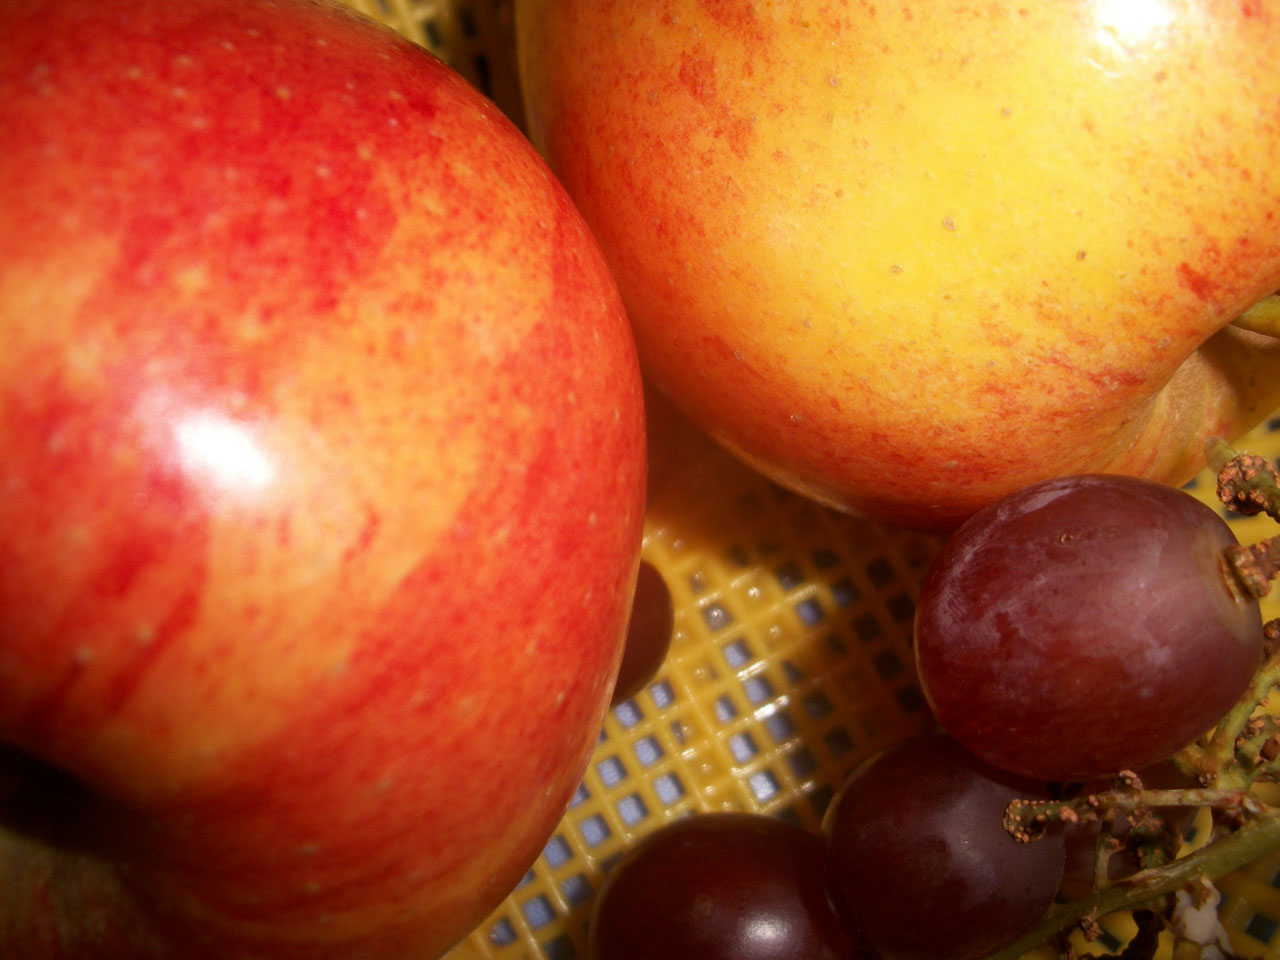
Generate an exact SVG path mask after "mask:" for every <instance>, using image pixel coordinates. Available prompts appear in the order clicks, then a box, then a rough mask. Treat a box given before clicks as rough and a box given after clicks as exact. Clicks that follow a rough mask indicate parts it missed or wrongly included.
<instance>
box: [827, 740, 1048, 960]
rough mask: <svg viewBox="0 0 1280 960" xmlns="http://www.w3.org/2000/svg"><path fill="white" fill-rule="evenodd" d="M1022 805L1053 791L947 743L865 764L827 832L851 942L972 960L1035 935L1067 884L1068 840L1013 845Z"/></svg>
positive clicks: (914, 959) (893, 953) (886, 954)
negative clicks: (1010, 818) (1007, 818)
mask: <svg viewBox="0 0 1280 960" xmlns="http://www.w3.org/2000/svg"><path fill="white" fill-rule="evenodd" d="M1017 798H1034V799H1047V798H1048V793H1047V791H1046V789H1045V786H1044V785H1043V784H1040V783H1037V782H1035V781H1031V780H1028V779H1025V778H1022V777H1017V776H1015V775H1013V774H1009V773H1006V772H1004V771H1000V770H996V769H995V768H993V767H990V766H988V765H987V764H985V763H983V762H982V761H981V760H978V759H977V758H976V757H974V756H972V755H971V754H969V753H968V752H967V751H966V750H964V749H963V748H961V747H960V746H959V744H957V743H956V742H955V740H953V739H952V738H951V737H948V736H946V735H945V734H926V735H923V736H919V737H914V738H912V739H909V740H905V741H902V742H900V743H898V744H895V745H894V746H892V747H889V748H888V749H887V750H884V751H882V752H881V753H879V754H877V755H875V756H874V757H872V758H870V759H869V760H867V761H864V762H863V763H862V764H860V765H859V766H858V768H857V769H855V770H854V772H853V773H852V775H851V776H850V777H849V779H848V781H847V782H846V783H845V785H844V786H843V788H842V789H841V791H840V793H839V795H838V796H837V797H836V799H835V800H834V801H833V803H832V806H831V808H830V809H829V810H828V812H827V818H826V822H825V824H824V829H825V831H826V833H827V835H828V846H829V861H828V877H829V884H830V888H831V891H832V895H833V899H834V900H835V903H836V907H837V909H838V910H839V912H840V914H841V915H842V916H843V917H844V919H845V920H846V922H847V923H848V925H849V927H850V929H851V931H852V932H853V934H854V936H855V937H856V938H857V939H858V940H859V941H860V942H863V943H865V944H867V945H868V946H869V947H870V948H871V949H872V950H873V951H874V952H875V953H876V954H877V955H879V956H880V957H881V958H882V960H971V958H977V957H985V956H987V955H989V954H991V953H994V952H995V951H996V950H999V949H1000V948H1001V947H1004V946H1006V945H1008V944H1009V943H1011V942H1012V941H1014V940H1015V939H1017V938H1018V937H1019V936H1021V935H1022V934H1023V933H1025V932H1026V931H1027V930H1029V929H1030V928H1031V927H1032V926H1034V925H1035V923H1036V922H1037V921H1038V920H1039V919H1040V918H1041V917H1042V916H1043V915H1044V913H1045V911H1046V910H1047V909H1048V907H1049V904H1050V903H1051V902H1052V901H1053V897H1054V894H1055V893H1056V892H1057V890H1058V885H1059V882H1060V880H1061V878H1062V866H1063V857H1064V854H1063V846H1064V844H1063V835H1062V831H1061V830H1058V829H1053V828H1051V829H1050V830H1049V831H1048V832H1046V833H1045V835H1044V836H1042V837H1041V838H1040V839H1038V840H1033V841H1031V842H1030V843H1020V842H1018V841H1017V840H1015V839H1014V838H1013V837H1012V836H1010V835H1009V833H1008V832H1007V831H1006V830H1005V828H1004V826H1003V823H1002V820H1003V816H1004V812H1005V808H1006V807H1008V805H1009V803H1010V801H1012V800H1014V799H1017Z"/></svg>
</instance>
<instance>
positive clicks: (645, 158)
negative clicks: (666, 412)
mask: <svg viewBox="0 0 1280 960" xmlns="http://www.w3.org/2000/svg"><path fill="white" fill-rule="evenodd" d="M1278 16H1280V9H1277V8H1276V6H1275V5H1274V4H1271V3H1257V2H1253V3H1225V2H1214V0H1192V2H1186V3H1178V4H1172V3H1169V4H1167V3H1165V2H1163V0H1149V2H1143V3H1132V4H1130V3H1123V2H1118V0H1117V2H1109V0H1108V2H1099V3H1091V4H1080V3H1076V2H1072V0H1058V2H1051V3H1040V4H1022V5H1018V4H1012V3H1004V2H994V3H986V4H981V5H978V6H965V5H951V6H948V7H947V8H946V9H945V10H942V9H934V8H932V7H929V8H927V9H922V8H921V6H920V5H911V4H901V3H893V2H890V3H880V2H878V3H874V4H868V3H831V2H828V0H796V2H793V3H786V4H760V3H757V2H751V0H518V2H517V5H516V19H515V24H516V34H517V45H518V53H519V61H520V64H519V65H520V72H521V77H522V80H523V88H524V97H525V108H526V115H527V123H528V130H529V134H530V137H531V139H532V140H533V142H534V143H535V144H536V145H537V146H538V147H539V149H540V150H541V151H542V152H543V153H544V155H545V156H546V157H547V158H548V160H549V161H550V163H551V166H552V168H553V169H554V170H556V172H557V173H558V174H559V176H560V179H561V182H562V183H564V185H565V187H566V188H567V189H568V190H569V192H570V194H572V195H573V197H574V199H575V200H576V201H577V203H578V207H579V209H580V210H581V211H582V213H583V215H584V216H585V217H586V218H587V221H588V222H589V223H590V224H591V226H592V228H593V230H594V231H595V234H596V236H597V238H598V239H599V240H600V243H601V245H602V247H603V248H604V250H605V254H606V256H607V257H608V259H609V261H610V264H611V265H612V267H613V270H614V276H615V278H616V279H617V281H618V284H619V287H620V288H621V290H622V294H623V299H624V301H625V302H626V304H627V309H628V312H629V315H630V317H631V320H632V323H633V325H634V327H635V328H636V338H637V342H638V345H639V349H640V357H641V364H642V366H643V367H644V369H645V371H646V374H647V375H648V376H649V378H650V379H651V380H652V381H653V382H654V384H655V385H656V386H657V387H658V388H659V389H661V390H662V391H664V392H666V393H667V394H669V395H670V396H671V397H672V398H673V400H674V401H675V402H676V403H677V404H678V405H679V406H681V407H682V408H683V409H684V410H685V411H686V412H687V413H689V414H690V415H691V416H692V417H693V418H694V419H695V420H697V421H698V422H700V423H701V424H702V425H703V426H705V427H706V428H707V429H708V430H709V431H710V432H711V433H713V434H714V435H715V436H716V437H717V438H718V439H720V440H721V441H722V442H724V443H725V444H726V445H728V446H729V447H730V448H732V449H733V450H735V451H736V452H737V453H739V454H740V455H741V456H743V457H745V458H746V459H748V460H749V461H750V462H752V463H753V464H754V465H756V466H757V467H759V468H760V469H762V470H764V471H765V472H767V473H768V474H769V475H770V476H772V477H773V478H774V479H776V480H779V481H781V482H783V483H785V484H787V485H790V486H792V487H794V488H796V489H799V490H801V491H803V492H806V493H808V494H810V495H812V496H814V497H817V498H818V499H821V500H823V501H825V502H827V503H829V504H832V505H835V506H839V507H843V508H845V509H848V510H852V511H855V512H858V513H861V514H864V515H867V516H871V517H874V518H876V519H879V520H882V521H887V522H890V523H893V524H898V525H902V526H914V527H920V528H928V529H934V530H948V529H951V528H954V527H955V526H956V525H958V523H959V522H960V521H962V520H963V519H964V518H965V517H967V516H968V515H970V514H971V513H973V512H974V511H975V510H976V509H978V508H979V507H981V506H982V505H984V504H986V503H989V502H991V501H993V500H995V499H997V498H998V497H999V496H1001V495H1003V494H1005V493H1008V492H1011V491H1012V490H1014V489H1017V488H1019V487H1021V486H1025V485H1027V484H1028V483H1030V482H1032V481H1034V480H1037V479H1042V478H1044V477H1047V476H1051V475H1057V474H1064V473H1080V472H1090V471H1093V472H1097V471H1104V470H1105V471H1111V472H1125V473H1134V474H1137V475H1141V476H1147V477H1150V478H1152V479H1158V480H1163V481H1167V482H1171V483H1181V482H1182V481H1184V480H1186V479H1189V477H1190V476H1191V475H1193V474H1194V472H1195V471H1196V470H1197V469H1198V468H1199V467H1200V466H1202V465H1203V462H1204V460H1203V456H1202V446H1203V442H1202V441H1203V438H1204V437H1206V436H1207V435H1219V434H1220V435H1223V436H1226V437H1228V438H1230V437H1233V436H1237V435H1239V434H1240V433H1242V432H1244V431H1245V430H1246V429H1248V428H1249V427H1251V426H1252V425H1254V424H1256V423H1257V422H1259V421H1261V420H1262V419H1263V418H1265V417H1266V416H1267V415H1268V414H1269V413H1270V412H1271V411H1272V410H1274V409H1275V408H1276V406H1277V405H1280V344H1277V343H1275V342H1270V341H1268V340H1267V339H1266V338H1263V337H1260V336H1254V335H1249V334H1245V333H1242V332H1240V331H1238V330H1235V329H1231V330H1227V331H1225V332H1222V331H1223V328H1224V327H1225V326H1226V325H1227V324H1229V323H1230V321H1231V320H1233V319H1234V318H1235V317H1236V316H1237V315H1238V314H1240V313H1241V312H1242V311H1244V310H1245V309H1246V308H1248V307H1249V306H1250V305H1252V304H1253V303H1254V302H1256V301H1258V300H1260V299H1261V298H1263V297H1264V296H1266V295H1267V294H1269V293H1271V292H1273V291H1275V290H1276V289H1277V288H1280V229H1277V223H1278V218H1280V167H1278V166H1277V164H1276V163H1275V157H1276V156H1277V153H1278V152H1280V71H1277V70H1276V69H1275V66H1274V36H1275V20H1276V18H1277V17H1278Z"/></svg>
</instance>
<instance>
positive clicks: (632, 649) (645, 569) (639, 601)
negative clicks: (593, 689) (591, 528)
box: [613, 560, 675, 705]
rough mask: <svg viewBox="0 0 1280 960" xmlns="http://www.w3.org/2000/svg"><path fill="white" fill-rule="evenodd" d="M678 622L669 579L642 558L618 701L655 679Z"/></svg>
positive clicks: (616, 691)
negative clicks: (668, 583) (676, 621)
mask: <svg viewBox="0 0 1280 960" xmlns="http://www.w3.org/2000/svg"><path fill="white" fill-rule="evenodd" d="M674 625H675V609H674V607H673V605H672V602H671V590H670V588H669V587H668V586H667V581H666V579H665V578H664V577H663V576H662V573H661V572H660V571H659V570H658V568H657V567H655V566H654V565H653V564H651V563H649V561H647V560H642V561H640V572H639V574H638V576H637V577H636V593H635V599H634V600H632V602H631V620H630V622H629V623H628V625H627V642H626V646H624V647H623V649H622V664H621V666H619V668H618V679H617V681H616V682H615V684H614V687H613V703H614V704H615V705H617V704H619V703H622V702H623V701H624V700H627V699H629V698H631V697H633V696H635V694H637V693H639V692H640V690H641V689H642V688H643V687H644V685H645V684H646V683H648V682H649V681H650V680H652V679H653V675H654V674H655V673H657V672H658V668H659V667H661V666H662V661H663V660H665V659H666V656H667V651H668V650H669V649H670V647H671V631H672V628H673V627H674Z"/></svg>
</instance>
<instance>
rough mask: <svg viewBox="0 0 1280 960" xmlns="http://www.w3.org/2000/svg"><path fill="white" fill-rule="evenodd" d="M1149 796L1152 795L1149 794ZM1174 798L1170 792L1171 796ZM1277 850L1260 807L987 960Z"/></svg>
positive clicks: (1066, 909)
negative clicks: (1217, 835)
mask: <svg viewBox="0 0 1280 960" xmlns="http://www.w3.org/2000/svg"><path fill="white" fill-rule="evenodd" d="M1152 792H1154V791H1152ZM1175 792H1176V791H1175ZM1277 849H1280V809H1276V808H1273V807H1261V808H1260V812H1259V813H1258V814H1257V815H1256V816H1254V817H1252V818H1250V819H1248V820H1246V821H1245V822H1244V823H1243V824H1242V825H1241V826H1240V827H1239V828H1238V829H1236V830H1234V831H1233V832H1231V833H1229V834H1226V835H1224V836H1222V837H1221V838H1219V839H1217V840H1215V841H1214V842H1213V843H1211V844H1209V845H1208V846H1205V847H1202V848H1201V849H1199V850H1197V851H1195V852H1194V853H1190V854H1188V855H1187V856H1185V857H1181V858H1180V859H1178V860H1174V861H1173V862H1171V863H1169V864H1166V865H1164V866H1162V867H1155V868H1152V869H1149V870H1140V871H1138V872H1137V873H1134V874H1132V875H1130V876H1128V877H1125V878H1123V879H1121V880H1117V881H1114V882H1113V883H1112V885H1111V886H1109V887H1106V888H1104V889H1101V890H1098V891H1096V892H1095V893H1094V894H1093V895H1092V896H1090V897H1087V898H1085V899H1083V900H1073V901H1071V902H1070V903H1062V904H1058V905H1056V906H1053V907H1051V908H1050V909H1049V912H1048V913H1047V914H1046V915H1045V918H1044V920H1042V921H1041V922H1040V924H1039V925H1038V926H1036V927H1035V928H1034V929H1033V930H1030V931H1028V932H1027V933H1026V934H1025V935H1024V936H1022V937H1020V938H1019V939H1017V940H1015V941H1014V942H1013V943H1011V944H1010V945H1009V946H1007V947H1005V948H1004V949H1003V950H1001V951H1000V952H999V953H996V954H993V955H992V956H991V957H990V958H989V960H1018V958H1019V957H1021V956H1023V955H1024V954H1025V953H1027V952H1028V951H1030V950H1032V949H1033V948H1035V947H1038V946H1040V944H1042V943H1045V942H1046V941H1048V940H1050V939H1052V938H1053V937H1054V936H1056V935H1057V934H1059V933H1062V932H1063V931H1065V930H1067V929H1068V928H1070V927H1071V926H1072V925H1074V924H1076V923H1079V922H1080V921H1081V920H1084V919H1085V918H1086V917H1089V916H1094V917H1101V916H1106V915H1107V914H1109V913H1115V912H1117V911H1120V910H1135V909H1140V908H1141V907H1142V906H1144V905H1145V904H1149V903H1152V902H1154V901H1157V900H1159V899H1160V898H1162V897H1165V896H1168V895H1169V894H1171V893H1173V892H1175V891H1176V890H1179V889H1180V888H1182V887H1183V886H1186V885H1187V884H1190V883H1194V882H1195V881H1196V880H1198V879H1200V878H1201V877H1220V876H1222V875H1224V874H1227V873H1231V872H1232V871H1233V870H1238V869H1240V868H1241V867H1243V866H1245V865H1246V864H1249V863H1252V862H1253V861H1254V860H1257V859H1258V858H1260V857H1262V856H1264V855H1265V854H1267V853H1270V852H1272V851H1275V850H1277Z"/></svg>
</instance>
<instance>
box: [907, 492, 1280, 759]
mask: <svg viewBox="0 0 1280 960" xmlns="http://www.w3.org/2000/svg"><path fill="white" fill-rule="evenodd" d="M1235 542H1236V540H1235V535H1234V534H1233V533H1232V532H1231V530H1230V528H1229V527H1228V526H1227V524H1226V522H1225V521H1224V520H1223V519H1222V518H1221V517H1220V516H1218V514H1216V513H1215V512H1214V511H1213V510H1211V509H1210V508H1209V507H1207V506H1205V505H1204V504H1202V503H1200V502H1199V501H1197V500H1195V499H1194V498H1193V497H1191V496H1189V495H1188V494H1186V493H1184V492H1183V491H1181V490H1176V489H1174V488H1171V487H1166V486H1163V485H1160V484H1155V483H1150V482H1147V481H1142V480H1136V479H1132V478H1128V477H1118V476H1109V475H1084V476H1073V477H1062V478H1058V479H1054V480H1048V481H1044V482H1042V483H1039V484H1033V485H1032V486H1029V487H1027V488H1025V489H1023V490H1020V491H1018V492H1017V493H1014V494H1012V495H1011V496H1009V497H1007V498H1005V499H1004V500H1002V501H1001V502H999V503H997V504H995V505H993V506H991V507H989V508H987V509H985V510H983V511H982V512H980V513H979V514H977V515H975V516H974V517H973V518H972V519H971V520H970V521H969V522H968V523H966V524H965V525H964V526H963V527H962V528H961V529H960V530H959V531H957V532H956V533H955V535H954V536H952V537H951V538H950V539H949V540H948V541H947V542H946V543H945V544H944V545H943V548H942V550H941V551H940V552H939V554H938V556H937V557H936V558H935V560H934V563H933V566H932V567H931V568H930V570H929V572H928V574H927V575H926V577H925V580H924V582H923V584H922V586H921V592H920V598H919V603H918V605H917V609H916V626H915V631H916V639H915V642H916V657H917V662H918V665H919V672H920V681H921V685H922V687H923V689H924V692H925V696H926V698H927V699H928V701H929V704H930V706H931V707H932V708H933V710H934V713H935V715H936V716H937V718H938V720H939V722H940V723H941V724H942V726H943V727H944V728H945V729H946V730H948V731H949V732H950V733H951V734H952V735H953V736H955V737H956V739H957V740H959V741H960V742H961V743H963V744H965V745H966V746H967V747H968V748H969V749H970V750H972V751H973V752H975V753H977V754H978V755H979V756H981V757H983V758H985V759H986V760H987V761H989V762H990V763H993V764H995V765H996V766H1000V767H1005V768H1007V769H1010V770H1015V771H1018V772H1021V773H1026V774H1029V775H1032V776H1036V777H1039V778H1041V779H1045V780H1080V779H1084V778H1086V777H1090V776H1094V775H1111V774H1114V773H1116V772H1118V771H1119V770H1121V769H1124V768H1129V769H1139V768H1141V767H1146V766H1149V765H1151V764H1154V763H1156V762H1158V761H1160V760H1162V759H1164V758H1165V757H1167V756H1169V755H1170V754H1171V753H1173V752H1174V751H1175V750H1177V749H1178V748H1179V747H1181V746H1183V745H1185V744H1187V743H1189V742H1190V741H1191V740H1193V739H1195V738H1196V737H1197V736H1199V735H1201V734H1202V733H1204V732H1205V731H1206V730H1208V728H1209V727H1211V726H1212V725H1213V724H1214V723H1216V722H1217V721H1218V720H1219V719H1220V718H1221V717H1222V715H1223V714H1224V713H1225V712H1226V711H1227V710H1228V708H1230V706H1231V705H1232V704H1233V703H1234V702H1235V701H1236V699H1237V698H1238V697H1239V696H1240V694H1241V693H1242V692H1243V691H1244V689H1245V687H1246V686H1247V684H1248V682H1249V680H1250V678H1251V677H1252V675H1253V671H1254V670H1255V669H1256V668H1257V665H1258V660H1259V656H1260V654H1261V643H1262V617H1261V612H1260V610H1259V607H1258V603H1257V601H1256V600H1253V599H1251V598H1245V597H1243V596H1242V595H1241V594H1240V593H1239V592H1238V591H1235V590H1233V589H1232V588H1231V587H1230V585H1229V584H1230V581H1229V579H1228V576H1227V574H1226V573H1225V572H1224V569H1223V567H1222V551H1223V550H1224V549H1225V548H1226V547H1227V546H1229V545H1230V544H1233V543H1235Z"/></svg>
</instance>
